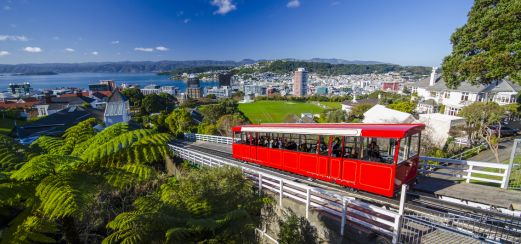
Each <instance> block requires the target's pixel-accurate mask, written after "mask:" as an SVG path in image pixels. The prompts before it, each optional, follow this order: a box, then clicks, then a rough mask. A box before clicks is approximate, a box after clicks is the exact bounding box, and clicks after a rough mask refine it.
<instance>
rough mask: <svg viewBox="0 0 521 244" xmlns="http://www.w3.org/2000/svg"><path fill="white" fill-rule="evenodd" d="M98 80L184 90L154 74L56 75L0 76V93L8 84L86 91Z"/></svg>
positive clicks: (182, 84)
mask: <svg viewBox="0 0 521 244" xmlns="http://www.w3.org/2000/svg"><path fill="white" fill-rule="evenodd" d="M99 80H115V81H116V84H117V85H121V84H122V83H126V84H132V85H139V87H141V88H143V87H144V86H146V85H150V84H156V85H160V86H175V87H177V88H178V89H179V90H180V91H182V92H183V91H185V90H186V82H184V81H182V80H170V79H169V76H167V75H157V74H155V73H63V74H57V75H29V76H14V75H11V74H0V91H4V90H7V86H8V84H9V83H22V82H29V83H30V84H31V87H32V88H33V89H35V90H40V89H54V88H64V87H77V88H84V89H87V88H88V86H89V84H95V83H98V81H99ZM217 85H218V82H217V81H206V82H203V81H201V87H212V86H217Z"/></svg>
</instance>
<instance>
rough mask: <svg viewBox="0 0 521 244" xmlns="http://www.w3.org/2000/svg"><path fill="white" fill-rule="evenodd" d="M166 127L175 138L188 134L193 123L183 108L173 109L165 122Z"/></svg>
mask: <svg viewBox="0 0 521 244" xmlns="http://www.w3.org/2000/svg"><path fill="white" fill-rule="evenodd" d="M165 123H166V125H167V126H168V128H169V129H170V132H172V133H173V134H174V135H176V136H181V135H183V133H184V132H190V131H191V130H192V127H193V126H194V122H193V120H192V117H191V116H190V113H189V112H188V110H187V109H185V108H178V109H175V110H174V111H173V112H172V113H170V115H168V117H166V120H165Z"/></svg>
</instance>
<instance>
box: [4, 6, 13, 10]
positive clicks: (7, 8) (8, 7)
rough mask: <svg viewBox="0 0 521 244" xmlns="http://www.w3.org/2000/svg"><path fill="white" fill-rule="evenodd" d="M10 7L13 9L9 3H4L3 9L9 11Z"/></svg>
mask: <svg viewBox="0 0 521 244" xmlns="http://www.w3.org/2000/svg"><path fill="white" fill-rule="evenodd" d="M11 9H13V8H11V6H9V5H5V6H4V10H5V11H9V10H11Z"/></svg>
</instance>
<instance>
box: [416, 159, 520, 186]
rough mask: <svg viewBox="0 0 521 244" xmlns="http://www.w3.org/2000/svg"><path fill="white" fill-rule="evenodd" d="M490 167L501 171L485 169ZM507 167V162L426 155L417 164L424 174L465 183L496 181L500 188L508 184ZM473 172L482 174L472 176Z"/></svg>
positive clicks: (508, 167)
mask: <svg viewBox="0 0 521 244" xmlns="http://www.w3.org/2000/svg"><path fill="white" fill-rule="evenodd" d="M490 169H492V170H494V171H502V172H491V171H487V170H490ZM509 169H510V165H508V164H498V163H489V162H479V161H470V160H459V159H450V158H434V157H426V156H421V157H420V164H419V165H418V171H419V172H420V173H422V174H424V175H427V174H438V175H447V176H452V177H456V178H461V179H465V180H466V182H467V183H470V182H471V180H474V181H483V182H490V183H496V184H499V185H500V186H501V188H506V187H507V186H508V172H509ZM447 171H448V172H447ZM473 174H480V175H482V176H481V177H478V176H475V175H474V176H473ZM490 176H493V177H490ZM484 177H485V178H484ZM497 177H501V180H497V179H494V178H497Z"/></svg>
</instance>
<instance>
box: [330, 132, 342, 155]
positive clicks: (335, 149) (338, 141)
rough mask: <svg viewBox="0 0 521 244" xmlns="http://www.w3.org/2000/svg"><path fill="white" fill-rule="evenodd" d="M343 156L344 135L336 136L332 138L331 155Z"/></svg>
mask: <svg viewBox="0 0 521 244" xmlns="http://www.w3.org/2000/svg"><path fill="white" fill-rule="evenodd" d="M341 156H342V137H339V136H335V137H333V139H332V140H331V157H335V158H337V157H341Z"/></svg>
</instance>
